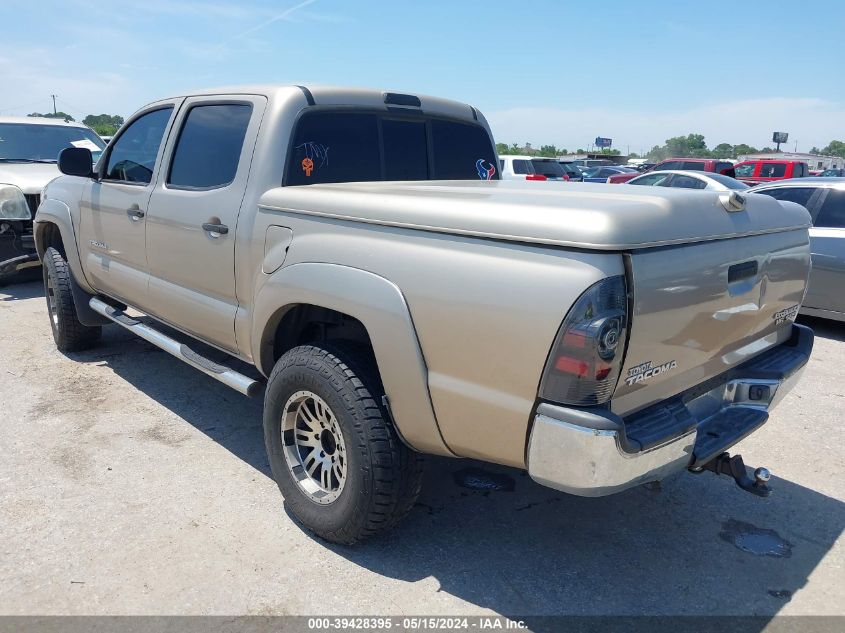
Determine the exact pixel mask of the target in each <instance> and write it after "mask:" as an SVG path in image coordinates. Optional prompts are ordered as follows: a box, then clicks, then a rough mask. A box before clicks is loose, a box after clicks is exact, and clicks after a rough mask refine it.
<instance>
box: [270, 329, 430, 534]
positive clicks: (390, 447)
mask: <svg viewBox="0 0 845 633" xmlns="http://www.w3.org/2000/svg"><path fill="white" fill-rule="evenodd" d="M369 358H370V354H369V352H368V350H367V349H366V348H359V347H358V346H355V345H342V344H340V345H330V344H321V346H320V347H316V346H312V345H306V346H302V347H297V348H294V349H292V350H290V351H289V352H287V353H286V354H284V355H283V356H282V357H281V358H280V359H279V361H278V362H277V363H276V366H275V368H274V369H273V373H272V374H271V375H270V380H269V382H268V384H267V392H266V399H265V402H264V440H265V444H266V446H267V455H268V457H269V460H270V468H271V469H272V471H273V477H274V479H275V480H276V483H277V484H278V485H279V489H280V490H281V492H282V495H284V498H285V501H286V502H287V503H288V506H289V508H290V509H291V511H292V512H293V514H294V515H295V516H296V517H297V518H298V519H299V520H300V521H301V522H302V523H303V524H304V525H305V526H306V527H307V528H308V529H310V530H312V531H313V532H315V533H316V534H317V535H319V536H321V537H322V538H324V539H326V540H328V541H332V542H334V543H342V544H351V543H354V542H355V541H358V540H360V539H362V538H366V537H369V536H372V535H374V534H377V533H379V532H383V531H385V530H387V529H389V528H391V527H393V526H394V525H395V524H396V523H397V522H398V521H399V520H400V519H401V518H402V517H403V516H404V515H405V514H407V513H408V511H409V510H410V509H411V508H412V507H413V504H414V501H415V500H416V497H417V495H418V494H419V490H420V482H421V478H422V462H421V458H420V457H419V456H418V454H417V453H415V452H413V451H412V450H411V449H409V448H408V447H407V446H405V445H404V444H403V443H402V441H401V440H400V439H399V437H398V435H397V433H396V431H395V429H394V428H393V425H392V424H391V423H390V421H389V420H388V419H387V416H386V413H385V411H384V410H383V408H382V407H381V405H380V404H379V402H378V400H377V395H378V393H379V392H380V390H381V389H380V381H379V379H378V374H377V371H376V370H375V368H374V364H373V363H372V362H371V360H369Z"/></svg>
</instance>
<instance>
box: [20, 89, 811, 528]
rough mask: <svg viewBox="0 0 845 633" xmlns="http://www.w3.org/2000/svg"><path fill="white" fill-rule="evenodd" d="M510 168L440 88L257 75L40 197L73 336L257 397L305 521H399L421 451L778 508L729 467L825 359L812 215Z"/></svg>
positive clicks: (60, 303) (551, 481) (145, 116)
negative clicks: (691, 480)
mask: <svg viewBox="0 0 845 633" xmlns="http://www.w3.org/2000/svg"><path fill="white" fill-rule="evenodd" d="M495 160H496V150H495V145H494V142H493V138H492V135H491V134H490V130H489V127H488V125H487V123H486V120H485V119H484V117H483V115H482V114H481V113H480V112H479V111H478V110H476V109H475V108H472V107H470V106H469V105H466V104H463V103H457V102H453V101H448V100H444V99H437V98H433V97H425V96H417V95H409V94H396V93H390V92H382V91H381V90H363V89H347V90H343V89H337V88H327V87H312V88H308V87H304V86H264V87H262V86H249V87H248V88H244V89H237V88H234V89H228V90H211V91H207V92H195V93H189V94H183V95H181V96H177V97H171V98H168V99H163V100H160V101H156V102H154V103H151V104H149V105H147V106H145V107H143V108H142V109H141V110H139V111H138V112H137V113H136V114H134V115H133V116H132V117H130V118H129V119H128V121H127V122H126V123H125V125H124V126H123V127H122V129H121V130H120V132H118V134H117V135H116V136H115V138H114V139H113V140H112V142H111V143H110V144H109V146H108V147H107V148H106V150H105V153H104V155H103V157H102V158H101V159H100V161H99V162H98V163H97V166H96V168H95V169H93V170H92V168H91V152H90V151H89V150H88V149H86V148H71V149H65V150H64V151H63V152H62V153H61V155H60V159H59V166H60V169H61V170H62V173H64V174H66V175H65V176H62V177H60V178H57V179H55V180H53V181H52V182H51V183H50V184H49V185H48V186H47V187H46V189H45V191H44V199H43V200H42V202H41V205H40V206H39V208H38V214H37V216H36V219H35V242H36V245H37V247H38V253H39V255H40V256H41V257H42V259H43V261H44V265H45V287H46V290H47V292H46V295H47V307H48V311H47V312H48V314H49V323H50V328H51V330H52V332H53V338H54V340H55V343H56V346H57V347H58V348H59V349H60V350H62V351H65V352H67V351H71V350H79V349H84V348H87V347H90V346H92V345H94V344H95V342H96V341H97V339H98V337H99V336H100V333H101V326H102V325H103V324H105V323H114V324H117V325H119V326H120V327H123V328H125V329H127V330H128V331H129V332H132V333H135V334H137V335H138V336H140V337H142V338H144V339H145V340H147V341H148V342H150V343H151V344H153V345H156V346H158V347H160V348H161V349H163V350H165V351H167V352H168V353H170V354H172V355H173V356H174V357H176V358H177V359H179V360H181V361H183V362H185V363H187V364H188V365H190V366H192V367H194V368H195V369H197V370H199V371H201V372H203V373H205V374H206V375H207V376H209V377H211V378H214V379H216V380H218V381H220V382H222V383H223V384H225V385H227V386H229V387H232V388H234V389H235V390H237V391H239V392H240V393H242V394H246V395H248V396H258V395H260V394H263V397H264V439H265V445H266V448H267V452H268V460H269V464H270V468H271V471H272V474H273V477H274V478H275V480H276V482H277V483H278V485H279V488H280V489H281V491H282V493H283V495H284V497H285V502H286V506H287V507H288V508H289V509H290V511H291V512H292V514H294V515H295V516H296V517H297V518H298V520H299V521H300V522H301V524H302V525H304V526H306V527H307V528H309V529H311V530H313V531H314V532H315V533H317V534H318V535H320V536H322V537H323V538H325V539H327V540H330V541H333V542H338V543H351V542H354V541H356V540H358V539H361V538H364V537H367V536H371V535H373V534H376V533H378V532H381V531H384V530H387V529H389V528H391V527H392V526H393V525H395V524H396V522H397V521H398V520H399V519H401V518H402V516H403V515H405V514H406V513H407V512H408V511H409V510H410V509H411V508H412V507H413V505H414V499H415V497H416V496H417V494H418V492H419V489H420V482H421V466H422V463H421V461H420V455H421V454H436V455H442V456H451V457H472V458H474V459H479V460H484V461H488V462H495V463H499V464H506V465H509V466H512V467H516V468H522V469H526V470H527V471H528V474H529V475H530V476H531V477H532V478H533V479H535V480H536V481H538V482H540V483H542V484H544V485H547V486H551V487H553V488H557V489H559V490H563V491H566V492H570V493H573V494H578V495H586V496H598V495H606V494H611V493H614V492H618V491H620V490H624V489H626V488H630V487H632V486H635V485H638V484H641V483H644V482H648V481H654V480H659V479H661V478H663V477H666V476H667V475H669V474H670V473H674V472H677V471H682V470H684V469H687V468H689V469H692V470H694V471H701V470H713V471H714V472H717V473H729V472H730V473H732V476H733V477H734V479H735V481H736V482H737V483H738V484H739V485H740V486H741V487H743V488H744V489H746V490H748V491H750V492H753V493H755V494H759V495H765V494H768V491H769V489H768V487H767V486H766V484H765V480H766V479H767V477H764V476H761V477H758V478H757V479H756V481H755V480H754V479H751V478H750V477H749V476H748V475H747V474H746V471H745V467H744V466H743V465H742V462H741V459H740V458H739V456H735V457H734V458H733V459H732V460H731V461H730V462H728V461H727V460H726V458H725V457H724V453H725V451H726V450H727V449H728V448H730V447H731V446H732V445H733V444H735V443H736V442H738V441H740V440H741V439H742V438H744V437H746V436H747V435H748V434H749V433H751V432H753V431H754V430H756V429H757V428H759V427H760V426H762V425H763V424H764V423H765V422H766V420H767V419H768V418H769V413H768V410H769V409H771V408H772V407H773V406H774V405H775V404H776V403H777V402H778V401H779V400H780V399H781V398H782V397H783V396H784V395H785V394H786V393H787V392H788V391H789V389H790V388H791V387H792V385H793V384H794V383H795V381H796V380H797V379H798V377H799V376H800V372H801V370H802V368H803V367H804V366H805V364H806V363H807V360H808V357H809V354H810V350H811V348H812V342H813V334H812V331H811V330H810V329H809V328H806V327H802V326H799V325H794V324H793V322H792V321H793V318H794V314H795V313H796V312H797V311H798V308H799V304H800V302H801V298H802V297H803V295H804V290H805V287H806V279H807V273H808V270H809V266H810V251H809V237H808V232H807V231H808V227H809V224H810V222H809V216H808V214H807V211H806V210H805V209H803V208H802V207H800V206H799V205H794V204H786V203H779V202H777V201H775V200H773V199H770V198H767V197H765V196H748V199H747V200H746V199H745V198H743V197H742V196H738V195H737V194H736V193H732V194H731V197H730V198H728V197H725V196H724V195H723V194H720V193H718V192H713V193H710V192H689V191H683V190H680V189H674V190H673V189H653V190H646V189H644V188H642V187H640V188H638V187H626V188H624V189H622V188H619V187H606V188H604V189H605V190H606V193H604V192H598V191H597V190H599V189H600V188H597V187H592V186H590V185H584V184H580V183H573V184H572V185H570V186H567V187H560V188H555V187H543V186H538V185H536V184H532V183H526V182H515V181H510V182H501V181H499V180H498V177H497V176H498V174H496V173H495V169H494V167H495ZM428 179H437V181H435V182H425V181H426V180H428ZM381 180H387V181H393V182H378V181H381ZM350 181H352V182H350ZM397 181H398V182H397ZM407 181H415V182H407ZM552 189H554V191H552ZM550 194H551V195H550ZM597 194H598V195H597ZM727 214H730V216H728V217H730V219H731V221H726V220H725V217H726V216H727ZM736 227H739V228H736ZM749 303H750V304H751V305H752V306H753V310H749V309H747V306H748V305H749ZM128 308H129V309H128ZM142 315H143V316H142ZM160 323H166V324H168V325H170V326H173V327H175V330H176V331H174V330H173V329H171V328H165V327H163V326H160V325H159V324H160ZM191 337H193V339H195V340H191ZM203 343H207V344H208V346H203V345H202V344H203ZM112 344H113V345H120V344H121V343H120V340H119V339H118V340H117V342H113V343H112ZM206 349H210V350H211V351H210V352H209V351H205V350H206ZM212 354H216V355H217V356H215V357H212ZM86 358H87V359H90V358H92V357H91V356H87V357H86ZM235 359H239V360H240V361H243V362H246V363H250V364H252V365H254V366H255V368H256V370H257V373H259V374H260V375H261V376H262V378H258V377H257V376H254V375H247V373H242V372H241V371H240V370H239V369H236V367H237V365H235V364H234V360H235ZM230 361H231V362H230ZM248 373H250V374H252V373H253V372H248ZM263 377H266V379H265V378H263ZM265 381H266V388H263V383H265ZM202 388H203V387H199V386H198V389H199V390H201V389H202ZM206 388H210V387H206ZM55 397H56V398H64V399H67V398H73V397H75V396H74V395H73V393H70V394H68V393H66V392H64V391H62V392H58V393H57V394H56V396H55ZM78 397H80V398H81V397H82V395H79V396H78ZM196 397H197V398H202V394H201V393H197V394H196ZM728 466H729V468H728ZM201 493H202V491H198V494H201Z"/></svg>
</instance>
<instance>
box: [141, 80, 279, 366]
mask: <svg viewBox="0 0 845 633" xmlns="http://www.w3.org/2000/svg"><path fill="white" fill-rule="evenodd" d="M265 105H266V99H265V98H264V97H260V96H254V95H234V96H230V95H227V96H225V97H192V98H189V99H186V100H185V103H184V104H183V107H182V109H181V111H180V114H179V117H178V120H177V121H176V122H175V124H174V133H173V134H172V135H171V136H172V141H171V142H170V143H168V146H167V149H166V151H165V156H164V160H163V164H164V166H165V167H164V168H163V169H162V170H161V173H160V176H159V180H158V183H157V185H156V187H155V189H154V190H153V192H152V195H151V197H150V201H149V205H148V206H149V209H148V213H147V227H146V238H147V260H148V265H149V272H150V277H149V299H150V300H149V312H150V313H151V314H153V315H154V316H156V317H158V318H160V319H162V320H163V321H165V322H168V323H171V324H178V325H179V327H180V328H181V329H183V330H185V331H187V332H188V333H190V334H194V335H196V336H198V337H200V338H202V339H203V340H206V341H208V342H210V343H213V344H215V345H217V346H218V347H221V348H223V349H226V350H229V351H236V349H237V346H236V343H235V330H234V322H235V312H236V310H237V307H238V301H237V294H236V288H235V230H236V227H237V222H238V214H239V212H240V208H241V203H242V201H243V198H244V194H245V191H246V186H247V180H248V177H249V169H250V164H251V162H252V153H253V149H254V147H255V141H256V138H257V134H258V128H259V125H260V122H261V117H262V115H263V113H264V108H265Z"/></svg>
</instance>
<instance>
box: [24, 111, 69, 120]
mask: <svg viewBox="0 0 845 633" xmlns="http://www.w3.org/2000/svg"><path fill="white" fill-rule="evenodd" d="M26 116H40V117H45V118H47V119H62V120H64V121H75V120H76V119H74V118H73V117H72V116H70V115H69V114H68V113H67V112H56V113H55V114H54V113H52V112H47V113H45V114H41V113H39V112H33V113H32V114H27V115H26Z"/></svg>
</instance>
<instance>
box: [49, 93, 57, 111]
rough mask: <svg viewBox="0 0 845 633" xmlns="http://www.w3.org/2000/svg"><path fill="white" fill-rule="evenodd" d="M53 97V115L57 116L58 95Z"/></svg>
mask: <svg viewBox="0 0 845 633" xmlns="http://www.w3.org/2000/svg"><path fill="white" fill-rule="evenodd" d="M50 96H51V97H53V114H56V95H50Z"/></svg>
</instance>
